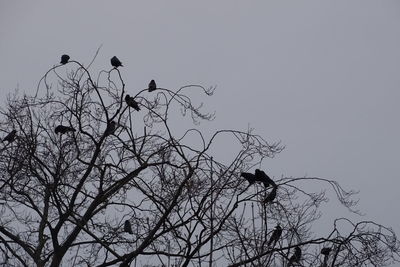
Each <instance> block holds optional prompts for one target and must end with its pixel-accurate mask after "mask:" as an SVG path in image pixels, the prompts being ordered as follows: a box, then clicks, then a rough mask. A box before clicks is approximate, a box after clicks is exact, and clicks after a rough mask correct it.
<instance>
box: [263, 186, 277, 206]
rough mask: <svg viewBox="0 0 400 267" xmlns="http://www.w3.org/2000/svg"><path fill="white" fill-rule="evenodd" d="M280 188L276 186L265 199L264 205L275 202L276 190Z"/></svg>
mask: <svg viewBox="0 0 400 267" xmlns="http://www.w3.org/2000/svg"><path fill="white" fill-rule="evenodd" d="M277 189H278V186H274V187H273V188H272V190H271V192H270V193H269V194H268V196H267V197H266V198H265V199H264V203H269V202H272V201H274V200H275V198H276V190H277Z"/></svg>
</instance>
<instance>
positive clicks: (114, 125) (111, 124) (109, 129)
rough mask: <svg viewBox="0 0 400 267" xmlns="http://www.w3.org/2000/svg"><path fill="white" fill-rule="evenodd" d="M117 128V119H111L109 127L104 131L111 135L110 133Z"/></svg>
mask: <svg viewBox="0 0 400 267" xmlns="http://www.w3.org/2000/svg"><path fill="white" fill-rule="evenodd" d="M116 128H117V123H115V121H110V122H109V123H108V124H107V128H106V131H105V132H104V134H105V135H106V136H107V135H110V134H113V133H114V132H115V129H116Z"/></svg>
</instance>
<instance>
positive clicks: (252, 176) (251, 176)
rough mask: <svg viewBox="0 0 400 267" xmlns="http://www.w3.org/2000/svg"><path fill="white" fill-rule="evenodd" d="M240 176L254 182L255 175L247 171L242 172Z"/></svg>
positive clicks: (251, 182) (250, 182)
mask: <svg viewBox="0 0 400 267" xmlns="http://www.w3.org/2000/svg"><path fill="white" fill-rule="evenodd" d="M240 176H242V177H243V178H244V179H246V180H247V181H248V182H249V184H254V183H255V181H256V176H255V175H254V174H252V173H249V172H242V173H241V174H240Z"/></svg>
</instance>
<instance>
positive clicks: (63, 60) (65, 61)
mask: <svg viewBox="0 0 400 267" xmlns="http://www.w3.org/2000/svg"><path fill="white" fill-rule="evenodd" d="M68 60H69V56H68V55H65V54H64V55H62V56H61V61H60V64H63V65H64V64H67V63H68Z"/></svg>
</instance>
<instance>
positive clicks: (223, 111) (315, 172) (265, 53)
mask: <svg viewBox="0 0 400 267" xmlns="http://www.w3.org/2000/svg"><path fill="white" fill-rule="evenodd" d="M100 45H103V46H102V49H101V50H100V54H99V56H98V58H97V60H96V64H95V66H96V68H99V69H100V68H109V59H110V58H111V57H112V56H114V55H116V56H118V57H119V58H120V60H121V61H122V62H123V64H124V66H125V67H124V68H122V69H121V71H122V74H123V75H124V76H125V81H126V84H127V86H128V88H131V90H136V89H142V88H144V87H146V85H147V84H148V81H149V80H150V79H153V78H154V79H156V80H157V82H158V84H159V85H160V86H161V87H167V88H177V87H179V86H182V85H186V84H194V83H197V84H202V85H204V86H206V87H208V86H214V85H217V90H216V93H215V95H214V96H213V97H212V98H211V99H209V102H206V103H205V106H206V108H208V109H209V110H210V111H216V115H217V117H216V120H215V121H214V122H212V123H209V124H203V125H202V127H204V129H205V130H206V131H207V129H214V128H217V127H218V128H236V129H242V130H245V129H247V128H248V127H249V126H250V127H253V128H255V129H256V131H257V133H259V134H260V135H262V136H264V137H265V138H266V139H267V140H270V141H279V140H280V141H282V143H283V144H284V145H286V150H285V151H283V152H282V153H281V154H280V155H279V156H277V157H276V158H274V159H272V160H268V161H266V162H265V163H264V165H263V166H262V167H263V168H264V169H265V170H267V172H268V173H269V174H270V175H271V176H275V177H280V176H281V175H284V176H294V177H301V176H305V175H307V176H318V177H322V178H329V179H335V180H337V181H339V182H340V183H341V184H342V185H343V186H344V187H345V188H349V189H357V190H360V194H359V198H360V208H361V210H362V211H363V212H365V213H366V214H367V216H365V217H362V218H359V219H360V220H363V219H373V220H375V221H376V222H378V223H383V224H386V225H389V226H392V227H393V228H395V229H396V231H397V233H398V235H400V223H399V221H400V213H399V208H398V203H399V202H400V194H399V192H398V191H399V187H400V177H399V173H400V157H399V151H400V141H399V138H400V120H399V115H400V105H399V102H400V73H399V72H400V2H399V1H369V0H359V1H329V2H328V1H317V0H316V1H290V2H289V1H232V0H229V1H228V0H226V1H183V0H182V1H141V2H139V1H99V0H96V1H76V0H74V1H72V0H68V1H54V0H48V1H38V0H35V1H32V0H29V1H27V0H26V1H6V0H0V59H1V60H0V90H1V93H2V95H3V97H4V96H5V95H6V94H8V93H11V92H13V91H14V89H16V88H19V89H20V90H21V91H26V92H34V90H35V89H36V85H37V82H38V81H39V79H40V77H41V76H42V75H43V74H44V73H45V71H46V70H47V69H48V68H50V67H51V66H53V65H54V64H58V63H59V60H60V55H61V54H63V53H67V54H69V55H70V56H71V59H74V60H78V61H81V62H83V63H84V64H88V63H89V62H90V60H91V58H92V57H93V55H94V54H95V52H96V49H97V48H98V47H99V46H100ZM396 207H397V208H396ZM328 212H330V211H328ZM335 212H337V213H338V214H339V215H340V212H341V210H340V212H339V211H335Z"/></svg>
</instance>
